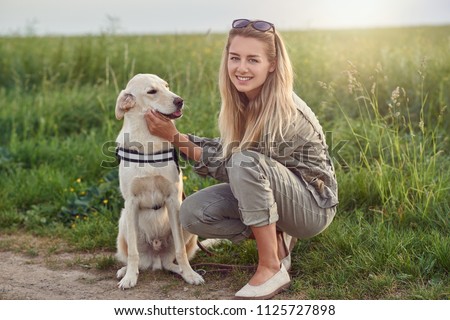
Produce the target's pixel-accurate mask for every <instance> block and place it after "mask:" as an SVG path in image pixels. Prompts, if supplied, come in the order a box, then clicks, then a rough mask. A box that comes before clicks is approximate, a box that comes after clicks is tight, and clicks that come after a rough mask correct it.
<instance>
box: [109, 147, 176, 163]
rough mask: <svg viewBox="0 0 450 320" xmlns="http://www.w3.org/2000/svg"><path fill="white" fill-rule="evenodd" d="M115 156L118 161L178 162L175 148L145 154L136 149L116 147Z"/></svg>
mask: <svg viewBox="0 0 450 320" xmlns="http://www.w3.org/2000/svg"><path fill="white" fill-rule="evenodd" d="M116 155H117V158H118V159H119V160H120V161H127V162H135V163H156V162H164V161H172V160H173V161H175V162H177V164H178V159H177V155H176V152H175V149H169V150H167V151H163V152H158V153H152V154H145V153H140V152H138V151H136V150H129V149H125V148H120V147H119V148H117V149H116Z"/></svg>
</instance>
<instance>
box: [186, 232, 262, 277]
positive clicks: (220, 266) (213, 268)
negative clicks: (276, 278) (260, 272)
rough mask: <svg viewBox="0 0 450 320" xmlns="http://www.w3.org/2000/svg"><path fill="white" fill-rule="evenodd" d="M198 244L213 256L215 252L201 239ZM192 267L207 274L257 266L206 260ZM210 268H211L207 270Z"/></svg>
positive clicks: (252, 268)
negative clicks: (203, 243) (202, 242)
mask: <svg viewBox="0 0 450 320" xmlns="http://www.w3.org/2000/svg"><path fill="white" fill-rule="evenodd" d="M197 245H198V247H199V248H200V249H201V250H202V251H204V252H205V253H206V254H207V255H208V256H210V257H211V256H213V255H214V253H213V252H211V251H210V250H208V249H207V248H206V247H205V246H204V245H202V244H201V242H200V241H198V240H197ZM192 268H193V269H194V270H196V271H197V272H200V273H202V274H205V273H207V272H218V273H228V272H230V271H233V270H252V271H255V270H256V266H255V265H247V266H243V265H239V264H225V263H210V262H205V263H196V264H194V265H192ZM205 268H206V269H209V270H205Z"/></svg>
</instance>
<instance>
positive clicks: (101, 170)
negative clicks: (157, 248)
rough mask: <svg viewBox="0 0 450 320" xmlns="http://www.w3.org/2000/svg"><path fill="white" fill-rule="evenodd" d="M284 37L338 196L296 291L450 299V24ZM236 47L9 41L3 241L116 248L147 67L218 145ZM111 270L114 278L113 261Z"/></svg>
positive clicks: (185, 124)
mask: <svg viewBox="0 0 450 320" xmlns="http://www.w3.org/2000/svg"><path fill="white" fill-rule="evenodd" d="M282 35H283V37H284V39H285V41H286V44H287V46H288V51H289V53H290V56H291V59H292V61H293V64H294V68H295V72H296V84H295V86H296V88H295V89H296V92H297V93H298V94H299V95H300V96H301V97H302V98H303V99H304V100H305V101H306V102H307V103H308V104H309V106H310V107H311V108H312V109H313V110H314V112H315V113H316V114H317V116H318V117H319V119H320V121H321V124H322V126H323V127H324V130H325V131H326V132H327V142H328V144H329V146H330V152H331V154H332V156H333V159H334V162H335V165H336V169H337V175H338V182H339V197H340V204H339V209H338V214H337V216H336V218H335V221H334V222H333V224H332V225H331V226H330V228H329V229H327V230H326V231H325V232H324V233H323V234H321V235H319V236H317V237H315V238H313V239H309V240H304V241H300V242H298V243H297V245H296V247H295V249H294V261H293V273H294V274H295V277H294V281H293V285H292V286H291V288H290V290H291V291H292V292H293V294H295V293H298V292H302V293H304V294H305V295H306V296H307V297H308V298H309V299H448V298H449V297H450V282H449V270H450V240H449V213H450V197H449V195H450V154H449V150H450V141H449V133H450V125H449V122H450V121H449V113H448V108H447V106H449V103H450V94H449V89H450V55H449V54H448V52H449V51H450V26H445V27H430V28H407V29H379V30H358V31H352V30H348V31H308V32H285V33H283V34H282ZM224 41H225V35H218V34H208V35H164V36H162V35H161V36H150V35H149V36H126V37H125V36H112V35H107V34H105V35H102V36H85V37H44V38H42V37H25V38H16V37H2V38H0V106H1V107H0V128H1V137H0V232H1V233H20V232H26V233H31V234H33V235H35V236H41V237H58V238H61V239H63V240H64V241H67V243H69V244H70V245H71V246H73V247H75V248H76V249H77V250H80V251H95V250H100V249H101V250H106V251H108V250H109V251H111V252H113V251H114V248H115V238H116V234H117V220H118V216H119V212H120V208H121V207H122V204H123V203H122V199H121V196H120V194H119V192H118V180H117V170H116V166H115V163H114V161H113V158H112V157H113V152H112V149H113V148H112V147H113V146H114V143H113V141H114V140H115V137H116V135H117V133H118V132H119V129H120V127H121V123H120V122H119V121H117V120H116V119H115V117H114V107H115V101H116V97H117V95H118V93H119V91H120V90H121V89H122V88H124V86H125V85H126V83H127V81H128V79H129V78H130V77H132V76H133V75H134V74H136V73H155V74H158V75H160V76H161V77H162V78H165V79H166V80H167V81H168V82H169V83H170V85H171V89H172V90H173V91H174V92H177V93H178V94H179V95H181V96H182V97H183V98H184V99H185V101H186V104H187V106H188V108H187V109H186V111H185V116H184V117H183V118H182V119H180V120H179V121H178V122H177V125H178V128H179V129H180V130H181V131H182V132H191V133H195V134H197V135H200V136H217V134H218V130H217V126H216V119H217V115H218V111H219V105H220V97H219V93H218V89H217V73H218V68H219V60H220V55H221V51H222V46H223V45H224ZM184 175H185V178H184V179H185V192H186V193H187V194H191V193H193V192H195V191H196V190H199V189H201V188H203V187H205V186H208V185H211V184H213V183H215V181H213V180H210V179H201V178H199V177H197V176H196V175H195V174H194V173H193V172H192V170H191V168H190V167H189V164H186V163H184ZM3 250H7V248H6V249H5V248H3ZM197 259H201V260H202V262H212V261H214V262H223V263H232V264H248V263H252V262H255V261H256V250H255V247H254V243H253V242H250V241H248V242H244V243H242V244H241V245H233V246H229V245H224V246H223V247H221V248H219V249H218V250H217V254H216V256H215V257H213V258H211V257H204V256H203V257H199V258H197ZM106 260H107V261H108V262H109V263H107V264H106V265H105V264H104V263H103V267H104V268H110V267H111V265H113V264H115V261H114V259H106ZM232 276H233V275H232ZM241 280H242V279H239V281H241ZM243 284H244V283H243Z"/></svg>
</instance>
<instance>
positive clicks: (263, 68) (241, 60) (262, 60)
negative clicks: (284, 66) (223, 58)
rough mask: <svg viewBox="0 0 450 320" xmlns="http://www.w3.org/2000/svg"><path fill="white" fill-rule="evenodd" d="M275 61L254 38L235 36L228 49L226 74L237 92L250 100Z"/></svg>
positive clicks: (273, 66) (261, 43) (272, 69)
mask: <svg viewBox="0 0 450 320" xmlns="http://www.w3.org/2000/svg"><path fill="white" fill-rule="evenodd" d="M274 70H275V63H274V62H270V61H269V59H268V57H267V54H266V49H265V45H264V43H263V42H262V41H260V40H258V39H255V38H248V37H242V36H235V37H234V38H233V39H232V40H231V43H230V48H229V50H228V75H229V77H230V79H231V82H232V83H233V85H234V86H235V87H236V89H237V90H238V91H239V92H243V93H245V94H246V95H247V98H248V99H249V100H250V101H251V100H253V99H255V97H257V96H258V94H259V92H260V91H261V87H262V85H263V84H264V82H265V81H266V79H267V76H268V75H269V73H270V72H273V71H274Z"/></svg>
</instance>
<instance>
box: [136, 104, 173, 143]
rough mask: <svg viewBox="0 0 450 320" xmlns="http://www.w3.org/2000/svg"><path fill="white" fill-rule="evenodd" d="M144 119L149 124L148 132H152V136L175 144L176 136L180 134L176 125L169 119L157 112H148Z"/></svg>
mask: <svg viewBox="0 0 450 320" xmlns="http://www.w3.org/2000/svg"><path fill="white" fill-rule="evenodd" d="M144 118H145V121H146V122H147V128H148V131H150V133H151V134H152V135H155V136H157V137H160V138H162V139H164V140H167V141H169V142H173V141H174V139H175V136H176V135H177V134H179V132H178V129H177V128H176V127H175V124H174V123H173V122H172V121H171V120H170V119H169V118H166V117H164V116H163V115H162V114H160V113H159V112H157V111H155V110H149V111H147V113H146V114H145V115H144Z"/></svg>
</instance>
